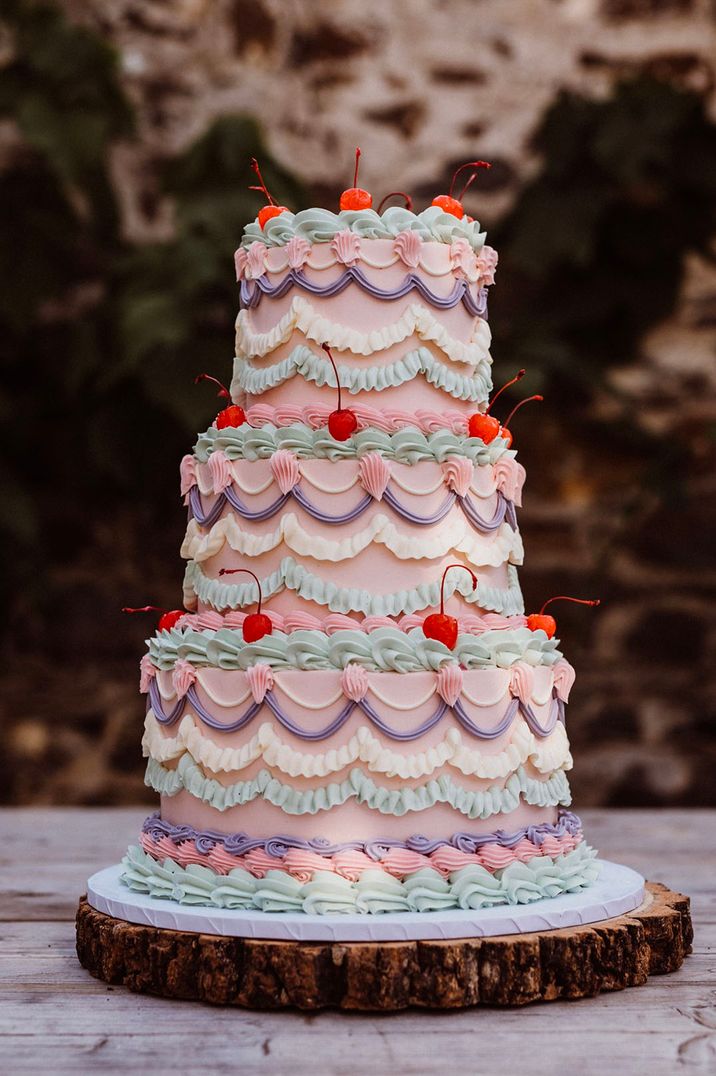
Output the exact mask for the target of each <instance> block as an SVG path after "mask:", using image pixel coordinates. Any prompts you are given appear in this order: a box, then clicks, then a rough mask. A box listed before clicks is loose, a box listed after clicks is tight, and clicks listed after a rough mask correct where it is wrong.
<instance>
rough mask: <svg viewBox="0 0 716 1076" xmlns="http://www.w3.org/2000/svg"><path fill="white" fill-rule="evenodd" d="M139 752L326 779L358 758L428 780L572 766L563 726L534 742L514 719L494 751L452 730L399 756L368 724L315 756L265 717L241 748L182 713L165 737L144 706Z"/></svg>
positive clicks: (217, 767) (219, 767)
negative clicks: (445, 772) (439, 775)
mask: <svg viewBox="0 0 716 1076" xmlns="http://www.w3.org/2000/svg"><path fill="white" fill-rule="evenodd" d="M142 752H143V754H144V756H145V758H146V757H148V758H152V759H154V760H155V761H156V762H167V761H169V760H171V759H175V758H180V757H181V756H182V755H183V754H184V753H185V752H186V753H188V754H189V755H191V757H192V758H193V759H194V761H195V762H197V763H198V764H199V765H200V766H201V767H202V768H203V769H204V770H207V771H209V772H210V773H235V772H237V771H240V770H243V769H245V768H246V767H247V766H250V765H251V764H252V763H254V762H256V761H258V760H259V759H261V760H262V761H263V762H264V763H265V765H266V766H269V767H270V768H271V769H272V770H280V771H281V773H285V774H287V775H288V776H289V777H306V778H311V777H328V776H330V774H333V773H339V772H340V771H341V770H345V769H346V768H347V767H348V766H353V765H354V764H355V763H356V762H361V763H363V764H364V765H365V767H366V769H367V770H368V772H369V773H382V774H384V775H385V776H386V777H400V778H403V779H405V780H417V779H418V778H420V777H429V776H430V775H431V774H433V773H434V772H435V770H439V769H441V767H443V766H451V767H452V768H453V769H456V770H459V771H460V773H463V774H465V776H467V777H479V778H482V779H484V780H497V779H499V778H505V777H507V776H508V775H509V774H511V773H514V772H515V771H516V770H518V769H519V767H520V766H523V765H524V764H525V763H527V762H530V763H531V764H532V765H533V766H534V767H535V769H536V770H537V771H538V772H539V773H543V774H548V773H553V772H554V771H555V770H560V769H563V770H569V769H571V768H572V756H571V754H570V752H569V741H568V739H567V734H566V732H565V729H564V725H562V724H559V723H558V724H557V725H555V728H554V731H553V732H552V733H551V734H550V735H549V736H548V737H547V738H546V739H538V738H537V737H536V736H535V735H534V733H533V732H532V731H531V730H530V728H529V726H528V725H527V722H526V721H524V720H523V719H522V718H518V719H517V720H516V721H515V723H514V724H513V726H512V730H511V739H510V743H509V744H508V746H507V747H506V748H504V750H502V751H500V752H498V753H497V754H488V753H486V752H484V751H482V750H480V749H479V748H475V747H470V746H469V745H468V744H467V743H466V742H465V740H464V739H463V736H462V734H461V733H460V731H459V730H458V729H456V728H452V729H450V730H449V732H448V733H447V735H446V736H445V738H444V739H443V740H441V741H440V743H437V744H434V745H433V746H432V747H428V748H427V749H426V750H425V751H419V752H415V753H412V754H404V753H403V752H400V751H396V750H394V749H393V748H389V747H386V746H385V745H384V744H383V743H381V741H380V740H379V739H378V738H377V737H376V736H375V735H374V734H373V733H372V732H371V730H370V729H369V728H368V726H367V725H362V726H360V727H359V728H358V729H356V731H355V733H354V734H353V735H352V736H351V738H350V739H349V740H348V741H347V742H346V743H345V744H342V745H341V746H340V747H337V748H331V750H329V751H323V752H320V753H318V754H313V753H309V752H302V751H297V750H296V749H295V748H293V747H291V746H290V745H289V744H287V743H284V742H283V741H282V740H281V736H280V733H279V731H278V729H277V727H276V726H275V725H272V724H271V723H270V722H265V723H264V724H262V725H261V726H260V727H259V729H258V731H257V732H256V733H255V735H254V736H252V738H251V739H250V740H248V741H247V742H246V743H244V744H243V745H242V746H241V747H234V748H232V747H220V746H219V745H218V744H217V743H216V742H215V741H214V740H212V739H210V738H209V737H208V736H205V735H204V734H203V733H202V732H201V729H200V728H199V727H198V726H197V725H196V723H195V720H194V716H193V715H192V714H191V712H188V713H186V714H185V716H184V717H183V718H182V721H181V724H180V725H179V729H178V730H177V733H176V735H175V736H171V737H170V736H165V735H164V734H163V732H162V730H161V726H160V725H159V723H158V722H157V719H156V717H155V716H154V714H153V712H152V711H151V710H149V711H148V712H147V716H146V718H145V722H144V737H143V739H142Z"/></svg>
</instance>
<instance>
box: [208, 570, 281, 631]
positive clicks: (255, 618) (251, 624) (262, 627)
mask: <svg viewBox="0 0 716 1076" xmlns="http://www.w3.org/2000/svg"><path fill="white" fill-rule="evenodd" d="M237 572H245V574H246V575H250V576H251V578H252V579H254V580H255V582H256V587H257V588H258V592H259V600H258V603H257V605H256V612H255V613H249V614H248V616H246V617H244V623H243V624H242V626H241V631H242V633H243V636H244V642H245V643H255V642H258V640H259V639H263V637H264V635H270V634H271V632H272V631H273V624H272V623H271V617H268V616H266V614H265V613H262V612H261V601H262V594H261V583H260V582H259V579H258V576H257V575H254V573H253V572H252V571H249V569H248V568H220V569H219V575H236V574H237Z"/></svg>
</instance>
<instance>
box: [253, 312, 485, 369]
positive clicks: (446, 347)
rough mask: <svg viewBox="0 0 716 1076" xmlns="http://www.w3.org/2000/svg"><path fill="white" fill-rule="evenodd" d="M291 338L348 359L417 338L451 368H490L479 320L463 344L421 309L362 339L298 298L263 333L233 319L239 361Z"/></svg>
mask: <svg viewBox="0 0 716 1076" xmlns="http://www.w3.org/2000/svg"><path fill="white" fill-rule="evenodd" d="M294 332H299V333H301V335H302V336H305V337H306V339H307V340H312V341H313V342H314V343H318V344H329V345H330V346H331V347H332V348H335V349H336V350H337V351H350V352H351V353H352V354H353V355H373V354H375V352H377V351H385V350H386V349H387V348H390V347H393V346H394V345H395V344H400V343H402V341H403V340H407V339H408V337H411V336H417V337H418V338H419V339H420V340H424V341H426V342H429V343H431V344H434V345H435V347H437V348H438V349H439V350H440V351H442V353H443V355H445V356H446V358H448V359H449V360H450V361H451V362H457V363H462V364H464V365H467V366H483V365H484V364H485V363H486V362H487V363H488V365H489V361H490V358H489V348H490V342H491V339H492V335H491V333H490V326H489V325H488V324H487V322H486V321H485V320H484V319H482V318H478V319H477V320H476V321H475V325H474V328H473V333H472V336H471V338H470V340H468V341H467V342H466V341H464V340H458V339H456V338H455V337H453V336H451V335H450V333H449V332H448V331H447V329H446V328H445V326H444V325H442V324H441V323H440V321H438V319H437V318H436V317H435V315H434V314H433V313H432V311H431V310H428V308H427V307H426V306H423V305H422V303H411V304H410V306H408V307H407V308H406V309H405V310H404V312H403V313H402V314H401V315H400V317H399V318H398V319H397V321H394V322H393V323H392V324H390V325H383V326H382V327H381V328H380V329H371V330H370V332H365V333H362V332H360V331H359V330H358V329H354V328H351V327H350V326H348V325H341V324H339V323H338V322H335V321H330V320H329V319H328V318H325V317H324V316H323V315H322V314H321V313H320V311H318V310H315V309H314V307H313V304H312V303H311V302H310V301H309V300H308V299H304V298H303V297H302V296H300V295H295V296H294V297H293V299H292V300H291V305H290V306H289V308H288V310H287V311H286V313H285V314H284V315H283V316H282V317H281V318H280V319H279V320H278V321H277V322H276V324H275V325H274V326H273V327H272V328H271V329H269V330H268V332H254V331H253V329H252V328H251V315H250V313H249V311H248V310H240V311H239V314H238V317H237V319H236V354H237V357H239V358H252V359H260V358H263V357H264V356H265V355H269V354H270V353H271V352H272V351H275V350H276V348H277V347H279V346H280V345H281V344H285V343H286V342H287V341H288V340H290V339H291V336H292V335H293V334H294Z"/></svg>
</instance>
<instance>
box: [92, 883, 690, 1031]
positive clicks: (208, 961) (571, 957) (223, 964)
mask: <svg viewBox="0 0 716 1076" xmlns="http://www.w3.org/2000/svg"><path fill="white" fill-rule="evenodd" d="M692 940H693V931H692V927H691V917H690V913H689V900H688V897H684V896H682V895H680V894H678V893H673V892H672V891H671V890H670V889H667V887H666V886H663V885H659V884H658V883H656V884H655V883H651V882H650V883H648V884H647V896H646V900H645V902H644V905H643V906H642V907H641V908H639V909H637V910H636V911H634V912H631V913H629V914H628V915H623V916H619V917H617V918H613V919H609V920H607V921H605V922H603V923H595V924H593V925H590V926H581V927H570V928H567V929H563V930H552V931H541V932H538V933H533V934H512V935H508V936H505V937H492V938H470V939H458V940H451V941H421V942H415V941H399V942H388V943H367V942H358V943H356V942H345V943H339V944H332V943H308V942H296V941H264V940H261V939H250V938H248V939H244V938H225V937H216V936H214V935H211V934H197V933H194V932H184V931H178V930H165V929H162V928H158V927H151V926H145V925H139V924H135V923H127V922H125V921H124V920H121V919H115V918H113V917H112V916H110V915H104V914H103V913H102V912H98V911H96V910H95V909H94V908H91V907H90V905H89V904H88V903H87V901H86V900H84V899H83V900H82V901H81V902H80V905H79V909H78V913H77V953H78V956H79V958H80V963H81V964H82V965H83V967H85V968H87V970H88V971H89V972H91V974H92V975H94V976H96V978H98V979H102V980H104V981H105V982H107V983H112V984H114V985H122V986H127V987H129V989H130V990H136V991H137V992H138V993H142V994H158V995H159V996H160V997H169V998H183V999H188V1000H191V1001H208V1002H211V1003H212V1004H215V1005H240V1006H242V1007H244V1008H255V1009H286V1008H299V1009H306V1010H315V1009H325V1008H339V1009H344V1010H348V1011H350V1010H355V1011H359V1012H365V1011H379V1012H397V1011H399V1010H401V1009H407V1008H411V1007H419V1008H431V1009H459V1008H464V1007H466V1006H470V1005H526V1004H528V1003H530V1002H535V1001H554V1000H555V999H557V998H570V999H575V998H583V997H593V996H594V995H596V994H598V993H600V992H601V991H603V990H622V989H624V988H625V987H632V986H643V985H644V983H645V982H646V981H647V979H648V978H649V976H650V975H663V974H665V973H666V972H672V971H675V970H676V969H677V968H680V967H681V965H682V964H683V962H684V958H685V957H686V955H687V954H688V953H690V952H691V943H692Z"/></svg>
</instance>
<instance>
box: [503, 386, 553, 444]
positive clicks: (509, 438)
mask: <svg viewBox="0 0 716 1076" xmlns="http://www.w3.org/2000/svg"><path fill="white" fill-rule="evenodd" d="M530 400H539V401H540V403H541V402H542V400H544V396H526V397H525V399H524V400H520V402H519V403H518V404H515V406H514V407H513V408H512V410H511V411H510V413H509V415H508V416H507V418H506V419H505V424H504V426H500V437H501V438H502V439H503V441H507V447H508V448H509V447H510V445H511V444H512V434H511V433H510V431H509V429H508V426H509V424H510V422H511V421H512V419H513V418H514V416H515V414H516V413H517V412H518V411H519V409H520V408H521V407H522V406H523V404H526V403H529V402H530Z"/></svg>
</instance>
